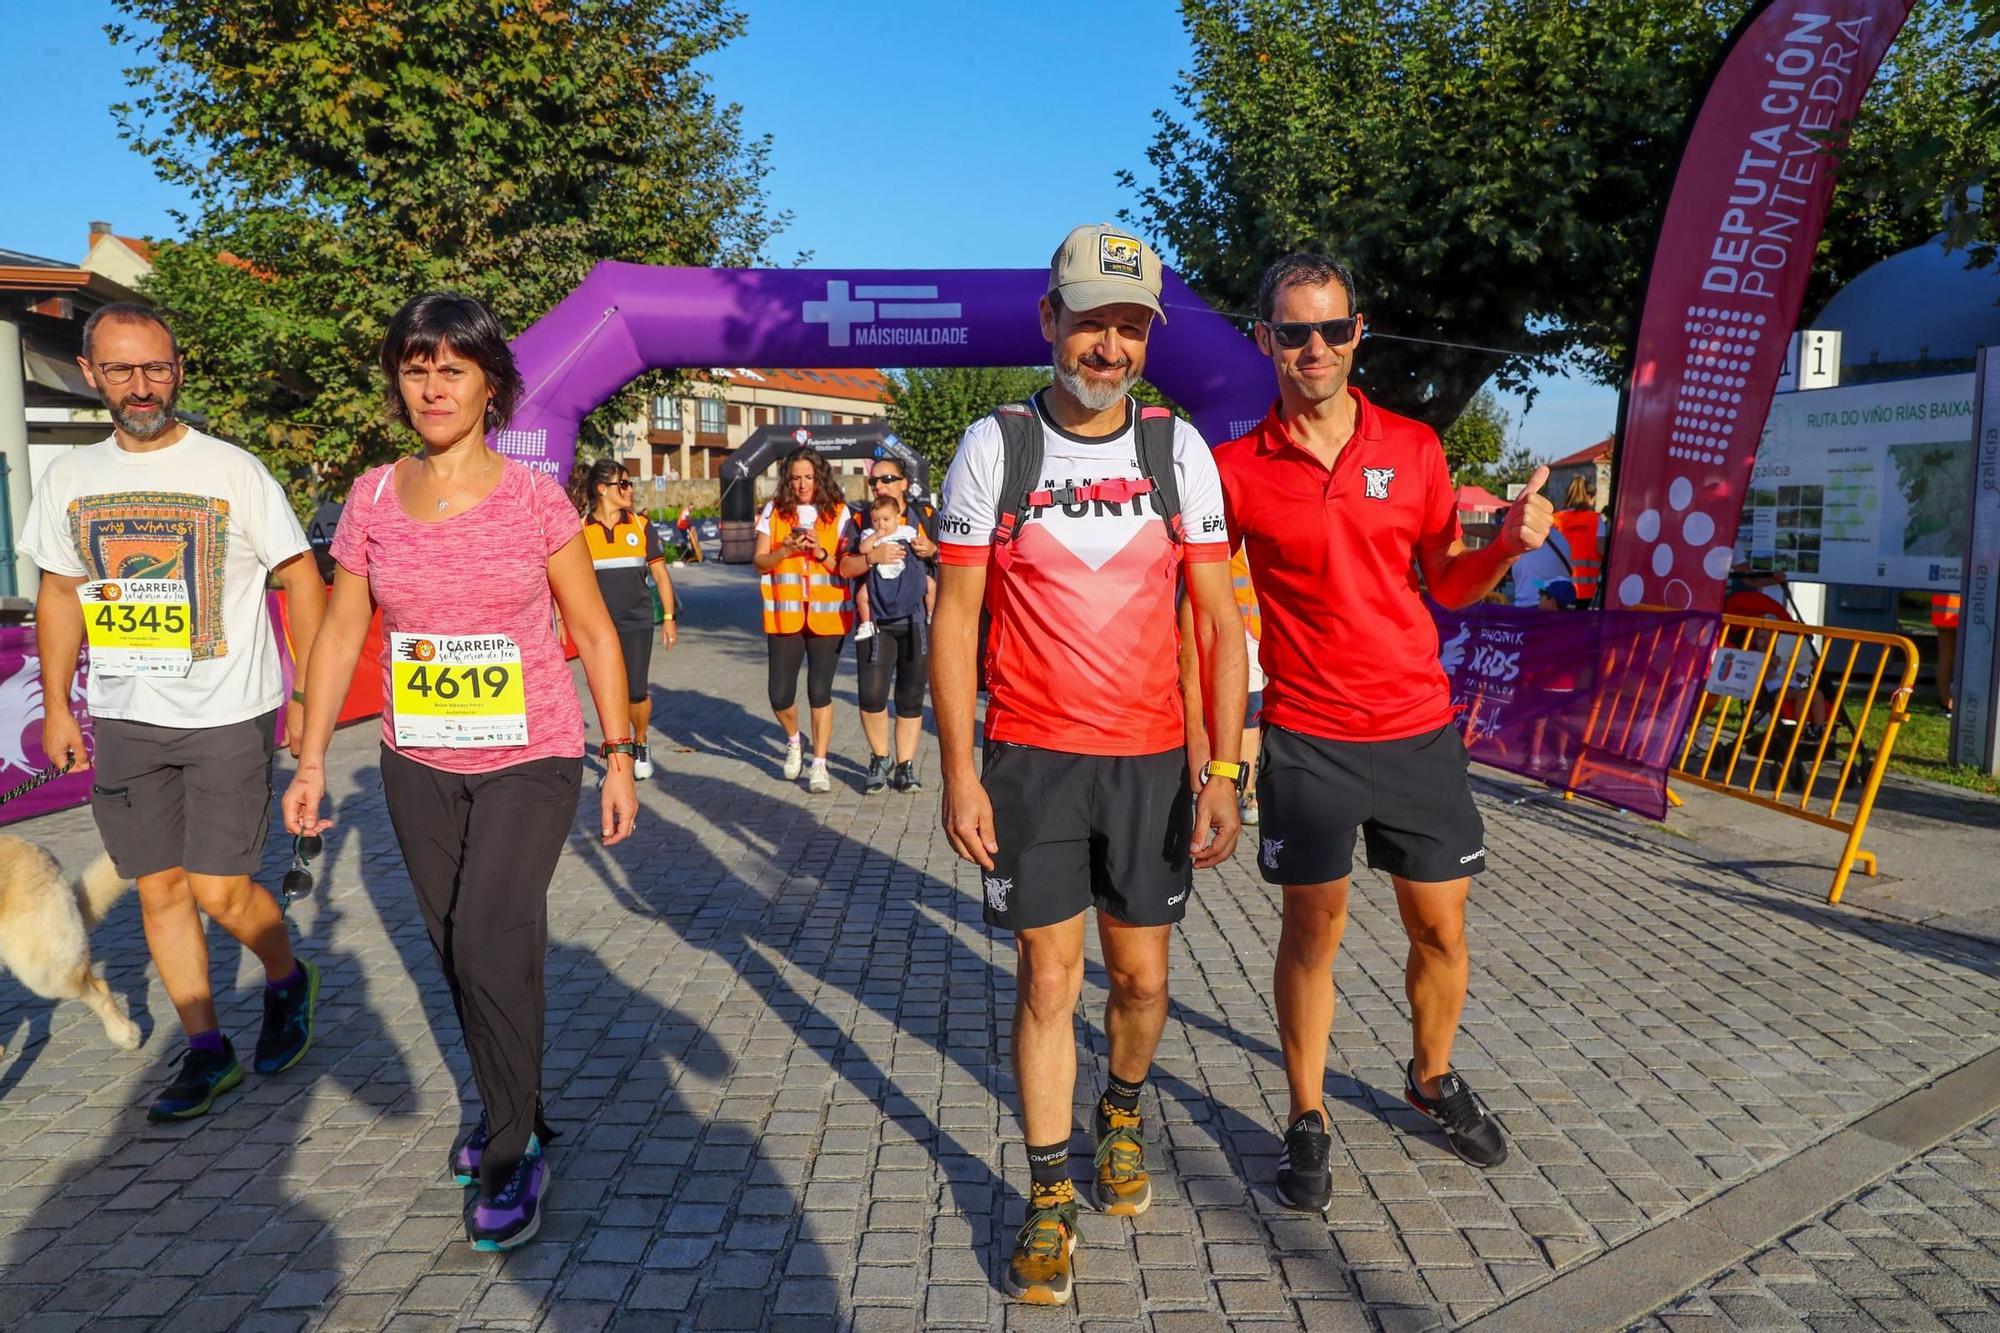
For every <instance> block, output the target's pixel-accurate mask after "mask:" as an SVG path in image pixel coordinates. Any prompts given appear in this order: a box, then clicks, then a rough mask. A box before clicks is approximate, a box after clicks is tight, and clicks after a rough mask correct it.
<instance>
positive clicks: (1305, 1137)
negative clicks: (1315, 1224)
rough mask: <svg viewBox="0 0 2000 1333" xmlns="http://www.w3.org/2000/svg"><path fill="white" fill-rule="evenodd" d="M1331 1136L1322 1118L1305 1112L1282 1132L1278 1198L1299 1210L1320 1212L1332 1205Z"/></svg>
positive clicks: (1317, 1114) (1286, 1204) (1313, 1112)
mask: <svg viewBox="0 0 2000 1333" xmlns="http://www.w3.org/2000/svg"><path fill="white" fill-rule="evenodd" d="M1332 1153H1333V1135H1331V1134H1329V1133H1328V1132H1327V1128H1326V1117H1324V1116H1322V1115H1321V1114H1320V1113H1319V1112H1318V1111H1307V1112H1306V1113H1305V1114H1304V1115H1302V1116H1300V1117H1299V1118H1298V1119H1297V1120H1294V1121H1293V1122H1292V1127H1291V1128H1290V1129H1288V1130H1286V1131H1285V1152H1284V1156H1282V1157H1280V1158H1279V1159H1278V1201H1279V1202H1280V1203H1282V1204H1284V1205H1285V1207H1287V1208H1296V1209H1298V1210H1299V1211H1300V1212H1302V1213H1323V1212H1325V1211H1326V1210H1327V1209H1328V1208H1329V1207H1330V1206H1332V1204H1333V1168H1332V1167H1331V1166H1329V1165H1327V1159H1328V1157H1330V1156H1331V1155H1332Z"/></svg>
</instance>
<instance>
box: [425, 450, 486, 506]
mask: <svg viewBox="0 0 2000 1333" xmlns="http://www.w3.org/2000/svg"><path fill="white" fill-rule="evenodd" d="M425 461H426V462H428V461H429V460H428V459H426V460H425ZM492 470H493V453H492V451H491V450H488V451H487V453H486V465H485V466H484V467H482V468H480V469H479V475H478V476H476V477H474V478H473V479H472V484H473V485H475V486H477V485H478V484H479V483H480V482H482V481H485V480H486V474H487V473H489V472H491V471H492ZM464 497H465V490H464V488H463V487H461V488H460V489H458V490H456V491H453V492H452V493H451V494H450V495H447V496H445V497H444V498H442V499H440V500H439V501H438V502H437V511H438V512H439V513H440V514H442V513H443V512H444V511H445V510H447V509H449V508H451V502H452V501H453V500H460V499H463V498H464Z"/></svg>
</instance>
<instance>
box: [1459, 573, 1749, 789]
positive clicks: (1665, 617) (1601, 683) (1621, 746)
mask: <svg viewBox="0 0 2000 1333" xmlns="http://www.w3.org/2000/svg"><path fill="white" fill-rule="evenodd" d="M1431 618H1432V619H1433V620H1435V621H1436V622H1437V627H1438V642H1439V650H1438V656H1439V661H1440V663H1441V664H1442V665H1443V667H1444V671H1445V675H1446V677H1447V678H1448V679H1449V680H1450V682H1451V701H1452V704H1453V706H1454V707H1456V708H1457V709H1458V727H1459V731H1460V733H1461V734H1462V735H1463V736H1464V737H1465V748H1466V752H1467V753H1468V754H1470V755H1471V756H1472V758H1473V759H1475V760H1477V761H1478V762H1479V763H1482V764H1487V765H1490V766H1491V767H1494V768H1499V769H1505V770H1506V771H1507V772H1509V773H1518V774H1520V775H1521V776H1523V777H1528V778H1533V779H1535V780H1536V781H1538V782H1545V783H1547V784H1548V785H1549V786H1551V787H1557V788H1566V789H1568V790H1572V791H1575V792H1576V793H1577V794H1578V795H1581V796H1588V797H1591V798H1592V799H1594V800H1599V801H1603V802H1605V803H1606V804H1609V805H1615V806H1618V807H1620V808H1621V809H1626V810H1631V811H1633V812H1634V813H1636V814H1642V815H1645V816H1647V817H1648V818H1651V819H1664V818H1666V814H1667V770H1668V769H1670V768H1672V767H1673V765H1674V764H1675V762H1676V761H1678V760H1679V758H1680V753H1681V747H1682V745H1683V744H1684V743H1685V742H1686V740H1687V731H1688V720H1689V718H1690V717H1691V716H1692V714H1693V709H1694V706H1695V702H1696V701H1697V700H1698V699H1699V698H1700V697H1701V692H1702V688H1703V685H1704V683H1705V681H1706V680H1707V678H1708V673H1709V668H1710V662H1711V659H1712V658H1713V656H1714V650H1715V642H1716V634H1717V631H1718V627H1719V626H1720V625H1721V620H1720V619H1719V618H1718V617H1717V616H1715V615H1713V614H1710V613H1706V612H1691V611H1674V612H1662V611H1594V612H1579V611H1543V610H1538V609H1536V608H1533V607H1528V608H1516V607H1506V606H1494V605H1492V604H1490V603H1485V602H1481V603H1476V604H1474V605H1472V606H1469V607H1467V608H1465V609H1464V610H1463V611H1447V610H1445V609H1444V608H1442V607H1440V606H1438V605H1436V604H1435V603H1433V604H1432V605H1431Z"/></svg>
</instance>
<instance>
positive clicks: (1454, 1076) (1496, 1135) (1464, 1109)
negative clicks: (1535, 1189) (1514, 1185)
mask: <svg viewBox="0 0 2000 1333" xmlns="http://www.w3.org/2000/svg"><path fill="white" fill-rule="evenodd" d="M1403 1100H1405V1101H1407V1102H1408V1103H1409V1104H1410V1105H1411V1106H1413V1107H1415V1108H1416V1109H1417V1110H1419V1111H1421V1112H1423V1113H1424V1114H1425V1115H1426V1116H1429V1117H1430V1119H1431V1120H1432V1121H1434V1122H1435V1123H1436V1124H1437V1126H1438V1128H1440V1129H1442V1130H1443V1131H1444V1141H1445V1142H1446V1143H1449V1144H1450V1145H1451V1150H1452V1151H1453V1152H1455V1153H1457V1154H1458V1155H1459V1157H1460V1158H1462V1159H1463V1160H1464V1161H1466V1162H1469V1163H1471V1164H1472V1165H1473V1166H1477V1167H1495V1166H1498V1165H1500V1163H1502V1162H1504V1161H1506V1160H1507V1130H1506V1127H1505V1126H1504V1125H1502V1124H1501V1123H1500V1117H1499V1116H1497V1115H1494V1114H1493V1112H1491V1111H1489V1110H1487V1109H1486V1103H1485V1102H1483V1101H1481V1100H1480V1099H1479V1094H1478V1093H1476V1092H1474V1091H1473V1090H1472V1089H1471V1088H1468V1087H1467V1086H1466V1085H1465V1080H1464V1079H1462V1078H1460V1077H1459V1076H1458V1073H1457V1071H1456V1070H1447V1071H1446V1072H1445V1076H1444V1077H1443V1078H1441V1079H1439V1080H1438V1098H1437V1100H1436V1101H1432V1100H1431V1099H1430V1098H1428V1097H1426V1096H1424V1094H1423V1092H1422V1091H1421V1090H1419V1089H1418V1087H1417V1066H1416V1063H1415V1062H1414V1061H1412V1062H1411V1063H1410V1064H1408V1065H1405V1066H1404V1067H1403Z"/></svg>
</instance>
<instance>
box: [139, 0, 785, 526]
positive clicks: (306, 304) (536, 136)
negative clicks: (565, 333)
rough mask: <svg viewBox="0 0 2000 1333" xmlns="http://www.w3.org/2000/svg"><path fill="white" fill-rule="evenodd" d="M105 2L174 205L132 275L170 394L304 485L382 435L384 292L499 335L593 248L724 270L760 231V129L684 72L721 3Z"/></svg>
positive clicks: (714, 32)
mask: <svg viewBox="0 0 2000 1333" xmlns="http://www.w3.org/2000/svg"><path fill="white" fill-rule="evenodd" d="M114 3H115V4H116V6H117V8H118V9H119V10H120V11H121V12H122V13H123V14H124V15H125V16H127V17H128V18H129V19H131V20H135V21H136V22H134V23H132V24H130V25H128V24H124V23H120V24H113V25H110V27H109V28H108V29H107V31H108V32H109V33H110V35H111V38H112V40H113V41H114V43H118V44H121V45H125V46H128V47H131V48H133V49H134V50H135V51H136V52H137V53H138V55H139V58H140V59H141V60H143V61H145V62H146V63H143V64H141V65H139V66H137V67H136V68H133V69H129V70H127V72H126V73H127V78H128V81H129V82H130V83H131V84H132V85H133V86H134V88H135V90H136V91H137V96H135V97H134V99H133V100H132V101H131V102H130V103H129V104H125V105H121V106H119V107H118V108H116V114H117V116H118V118H119V124H120V127H121V132H122V133H123V134H124V136H125V137H126V138H128V139H129V140H130V141H131V142H132V143H133V144H134V146H135V147H136V148H137V149H138V150H139V151H140V152H142V153H144V154H145V155H147V156H148V157H149V158H151V160H152V162H153V164H154V167H155V169H156V170H157V171H158V173H159V175H160V176H161V177H162V178H163V179H165V180H167V181H169V182H171V183H173V184H176V185H179V186H181V187H183V188H185V189H187V190H189V191H191V192H192V193H193V195H194V197H195V200H196V208H195V211H194V213H193V215H192V217H190V218H184V219H182V220H183V222H184V223H186V224H187V228H188V230H187V234H186V236H185V237H184V238H182V239H180V240H178V241H174V242H170V243H167V244H165V245H164V246H163V247H162V248H161V250H160V251H159V254H158V257H157V261H156V268H155V271H154V274H153V276H152V278H151V280H150V283H149V293H150V294H151V295H152V296H153V297H154V299H156V300H157V301H159V302H160V303H161V304H162V305H164V306H166V307H168V308H169V309H170V310H172V311H174V312H176V313H177V315H178V316H179V319H178V321H177V326H176V327H177V328H178V330H179V332H180V334H181V338H182V342H183V343H184V344H185V346H186V348H187V352H188V357H189V362H190V376H189V388H188V392H187V395H186V401H187V402H188V404H189V406H191V407H195V408H197V409H199V410H202V411H204V412H206V413H207V414H208V416H209V420H210V422H211V423H212V425H213V428H215V429H217V430H218V431H219V432H221V433H222V434H225V435H228V436H230V437H231V438H233V439H236V440H238V441H240V442H241V443H243V444H244V445H245V446H246V447H249V448H251V449H253V450H255V451H256V452H257V453H258V454H260V455H261V456H262V457H263V458H264V459H265V461H266V462H267V463H269V464H271V465H272V466H273V468H274V469H276V470H278V471H279V473H280V475H284V474H286V473H288V472H289V473H293V474H305V473H310V475H311V476H312V477H313V478H314V479H315V484H314V486H313V489H315V490H324V491H329V492H332V493H338V492H339V491H340V490H342V489H344V487H345V483H346V481H347V480H348V479H351V478H352V477H353V476H354V475H355V474H356V473H358V472H359V471H360V470H361V469H362V468H364V467H365V466H367V465H368V464H370V463H373V462H376V461H380V460H381V459H383V458H385V457H388V456H391V455H392V454H393V453H394V452H395V451H396V450H397V449H399V448H401V447H402V446H403V441H402V440H401V439H399V437H398V434H397V432H396V431H394V430H392V429H391V428H390V427H389V426H388V424H387V422H386V420H385V418H384V415H383V412H382V402H381V392H382V391H381V388H380V386H379V381H378V380H377V378H376V376H375V373H374V371H373V365H374V360H375V354H376V349H377V346H378V344H379V342H380V339H381V335H382V331H383V328H384V327H385V325H386V323H387V320H388V317H389V316H390V315H391V314H393V313H394V311H395V310H396V308H397V307H398V306H399V305H401V304H402V302H403V301H404V300H406V299H407V298H409V297H410V296H412V295H414V294H416V293H418V292H420V291H424V290H428V289H433V288H455V289H458V290H462V291H469V292H473V293H475V294H477V295H479V296H481V297H483V298H484V299H486V300H487V301H488V302H490V303H491V304H492V305H493V307H494V309H495V310H496V311H497V312H498V313H499V315H500V317H501V320H502V322H503V323H504V324H505V325H506V326H507V327H508V329H509V330H510V331H511V332H518V331H519V330H520V329H522V328H523V327H525V326H526V325H527V324H529V323H531V322H532V321H533V320H534V319H536V318H537V317H539V316H540V315H541V314H543V313H544V312H545V311H547V310H548V308H549V307H550V306H552V305H553V304H554V303H555V302H556V301H558V300H560V299H561V298H562V297H563V296H564V295H566V294H567V293H568V292H569V291H570V290H571V289H572V288H573V287H574V286H575V285H576V284H577V283H578V282H579V281H580V280H581V279H582V278H583V277H584V275H585V274H586V273H587V272H588V271H589V270H590V268H591V267H592V266H593V265H594V264H596V263H597V262H598V261H600V260H604V259H622V260H631V261H635V262H642V263H660V264H704V265H705V264H716V263H723V264H728V263H746V262H751V261H753V260H754V259H755V258H756V257H757V256H758V255H759V254H760V253H761V251H762V249H763V246H764V244H765V242H766V241H767V240H768V239H769V237H770V236H771V234H772V231H773V228H774V225H775V222H774V220H773V219H770V218H768V217H767V216H766V212H765V200H764V196H763V192H762V187H761V185H760V178H761V174H762V170H763V161H764V155H765V152H766V148H767V144H766V143H765V142H764V141H746V140H745V139H744V136H743V134H742V131H741V128H740V126H739V123H738V114H737V108H736V107H734V106H722V105H719V104H718V103H717V101H716V99H715V97H714V95H713V94H712V92H711V91H710V90H709V88H708V79H707V76H706V75H705V74H703V73H702V72H701V71H700V70H698V69H697V68H696V62H697V61H699V60H700V58H701V57H702V56H704V55H706V54H708V53H710V52H712V51H714V50H716V49H717V48H718V47H720V46H722V45H723V44H725V43H726V42H728V41H729V40H731V39H732V38H734V37H735V36H736V35H738V34H739V33H740V32H741V31H742V27H743V18H742V16H741V15H740V14H738V13H736V12H734V11H732V10H731V9H729V8H728V7H727V5H726V4H725V3H723V0H562V2H560V3H558V2H557V0H519V2H518V3H500V2H499V0H429V2H428V3H426V4H423V5H421V6H419V5H415V4H411V3H405V2H404V0H321V2H320V3H315V4H312V5H298V4H293V3H288V2H287V0H226V2H225V0H114ZM776 222H782V219H778V220H776ZM644 387H646V386H640V388H641V389H643V388H644ZM636 403H637V397H636V391H635V392H634V393H628V394H626V395H622V396H621V399H620V400H619V401H618V402H616V403H614V404H612V405H609V406H607V407H606V408H605V409H603V410H601V411H600V412H599V413H598V414H597V415H596V416H595V417H593V418H592V421H591V422H590V423H587V427H586V429H587V431H588V432H590V433H593V434H595V435H596V436H599V437H602V436H603V434H604V433H605V423H606V422H607V421H608V420H615V419H618V418H621V417H623V416H626V415H630V414H631V413H632V412H633V411H634V410H636Z"/></svg>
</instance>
